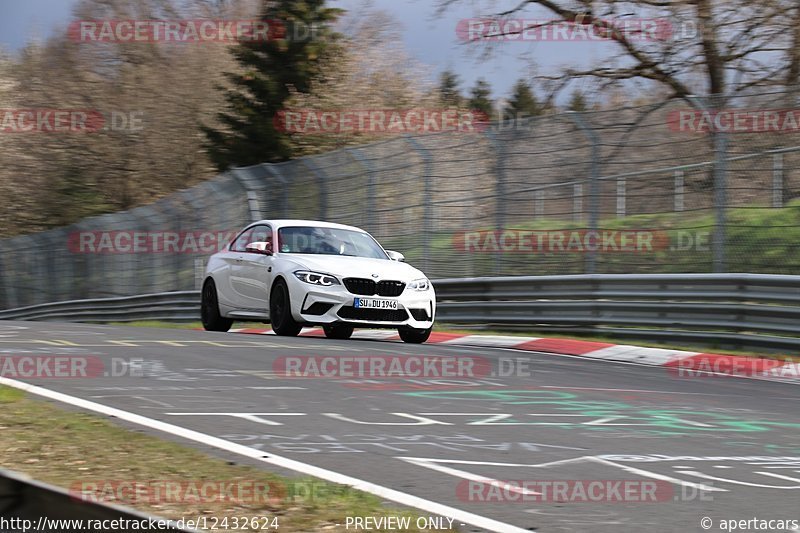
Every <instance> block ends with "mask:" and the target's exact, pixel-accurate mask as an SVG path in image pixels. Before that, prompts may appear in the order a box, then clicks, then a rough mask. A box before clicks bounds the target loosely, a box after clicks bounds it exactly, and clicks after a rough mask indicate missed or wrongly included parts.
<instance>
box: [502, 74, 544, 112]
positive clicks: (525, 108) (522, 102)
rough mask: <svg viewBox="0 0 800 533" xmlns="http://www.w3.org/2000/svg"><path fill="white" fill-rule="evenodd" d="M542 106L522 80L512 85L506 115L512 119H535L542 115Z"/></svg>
mask: <svg viewBox="0 0 800 533" xmlns="http://www.w3.org/2000/svg"><path fill="white" fill-rule="evenodd" d="M542 111H543V110H542V106H541V105H540V104H539V101H538V100H537V99H536V95H535V94H534V93H533V89H531V86H530V85H529V84H528V83H527V82H526V81H525V80H523V79H520V80H518V81H517V83H516V84H515V85H514V89H513V93H512V95H511V99H510V100H509V102H508V109H507V110H506V114H507V115H508V116H510V117H513V118H521V117H535V116H537V115H541V114H542Z"/></svg>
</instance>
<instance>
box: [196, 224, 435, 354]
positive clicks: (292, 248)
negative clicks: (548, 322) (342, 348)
mask: <svg viewBox="0 0 800 533" xmlns="http://www.w3.org/2000/svg"><path fill="white" fill-rule="evenodd" d="M403 261H404V257H403V255H402V254H400V253H398V252H393V251H387V250H384V249H383V247H382V246H381V245H380V244H378V242H377V241H376V240H375V239H374V238H373V237H372V236H371V235H370V234H369V233H367V232H366V231H364V230H362V229H359V228H355V227H352V226H344V225H342V224H332V223H328V222H315V221H309V220H262V221H260V222H255V223H253V224H250V225H249V226H247V227H246V228H245V229H244V230H242V232H241V233H239V235H237V236H236V238H234V239H233V241H231V243H230V244H229V245H228V246H227V247H226V248H225V249H224V250H223V251H221V252H219V253H216V254H214V255H213V256H211V258H210V259H209V261H208V265H207V267H206V273H205V279H204V281H203V290H202V302H201V314H202V319H203V327H204V328H205V329H206V330H208V331H228V330H229V329H230V327H231V325H232V324H233V321H234V320H252V321H260V322H269V323H271V324H272V330H273V331H274V332H275V333H276V334H278V335H286V336H294V335H297V334H298V333H300V329H301V328H302V327H303V326H307V325H321V326H322V328H323V330H324V331H325V335H326V336H327V337H328V338H333V339H347V338H349V337H350V335H352V334H353V328H355V327H363V328H396V329H397V330H398V332H399V334H400V338H401V339H403V340H404V341H405V342H412V343H422V342H425V341H426V340H428V337H429V336H430V333H431V329H432V327H433V320H434V317H435V315H436V294H435V292H434V290H433V286H432V285H431V282H430V281H429V280H428V278H427V277H425V274H423V273H422V272H420V271H419V270H417V269H416V268H414V267H412V266H411V265H409V264H407V263H405V262H403Z"/></svg>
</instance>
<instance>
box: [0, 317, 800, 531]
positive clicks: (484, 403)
mask: <svg viewBox="0 0 800 533" xmlns="http://www.w3.org/2000/svg"><path fill="white" fill-rule="evenodd" d="M26 355H37V356H62V355H70V356H82V357H91V358H92V360H93V361H99V360H101V361H102V365H101V367H100V368H101V371H98V370H97V368H98V367H97V366H96V365H95V366H93V365H90V367H91V368H92V369H93V370H92V371H91V372H90V373H91V374H92V377H87V378H82V379H74V378H70V379H62V378H47V377H42V378H37V379H32V380H28V379H26V380H21V381H25V382H26V383H30V384H33V385H36V386H38V387H42V388H44V389H47V390H49V391H56V392H58V393H62V394H66V395H69V396H70V397H74V398H80V399H83V400H88V401H91V402H95V403H96V404H102V405H103V406H108V407H110V408H115V409H120V410H124V411H126V412H128V413H133V414H134V415H141V416H144V417H147V418H148V419H153V420H156V421H161V422H165V423H168V424H171V425H174V426H179V427H180V428H186V429H189V430H194V431H195V432H200V433H202V434H204V435H208V436H210V437H216V438H217V439H213V438H210V439H208V440H206V441H203V439H198V438H193V439H192V440H185V439H182V438H181V436H171V437H170V438H175V439H179V440H183V441H184V442H187V443H188V444H189V445H192V446H197V447H199V448H201V449H203V450H207V451H209V452H210V453H215V454H217V455H221V456H223V457H231V455H238V456H240V457H238V458H237V460H243V461H246V462H254V463H255V464H260V465H261V466H263V467H264V468H267V469H270V470H273V471H277V472H280V473H284V474H285V473H287V472H288V470H287V468H288V469H294V470H297V469H298V468H294V465H310V466H307V468H305V471H306V473H308V472H314V471H317V470H315V467H316V468H321V469H325V471H326V472H330V473H331V475H329V476H328V477H329V478H331V479H336V477H335V475H341V476H342V479H346V478H344V476H349V477H352V478H356V479H358V480H363V481H364V482H367V483H368V484H366V485H364V486H365V487H366V488H369V489H370V490H372V491H373V492H376V493H378V494H382V495H384V496H386V497H387V499H397V498H394V495H395V494H396V493H394V492H391V493H390V492H388V491H387V492H382V489H381V487H385V488H386V489H394V491H399V493H402V494H403V495H404V498H405V499H404V500H403V501H404V502H405V503H413V504H416V503H419V504H420V506H423V507H424V508H423V510H422V511H421V512H422V513H427V514H434V513H435V512H437V509H438V510H441V508H436V507H431V506H430V505H429V504H428V503H425V502H431V503H435V504H440V505H444V506H448V507H450V508H454V509H457V510H459V511H461V512H462V514H460V515H459V516H458V517H456V521H455V523H456V524H462V525H461V530H462V531H485V530H494V531H509V532H513V531H525V530H530V531H540V532H541V531H545V532H546V531H593V532H599V531H602V532H605V531H608V532H615V533H616V532H620V531H643V530H653V531H704V529H702V528H701V526H700V522H701V519H702V518H704V517H709V518H711V519H712V520H713V525H712V529H711V530H712V531H720V529H719V526H718V524H719V521H720V520H722V519H725V520H748V519H749V520H752V519H753V518H757V519H763V520H770V519H771V520H780V519H783V520H790V519H800V506H798V505H797V504H798V502H800V415H798V406H800V403H799V402H798V400H800V387H798V386H797V385H792V384H784V383H772V382H763V381H757V380H751V379H740V378H730V377H728V378H725V377H718V376H717V377H714V376H708V375H705V376H682V375H677V374H675V373H674V372H673V373H671V372H669V371H667V370H665V369H661V368H653V367H644V366H638V365H631V364H620V363H610V362H605V361H590V360H585V359H581V358H577V357H567V356H565V357H562V356H554V355H547V354H538V353H531V352H517V351H513V350H504V349H486V348H467V347H463V346H446V345H421V346H420V345H408V344H403V343H399V342H378V341H369V340H349V341H331V340H328V339H324V338H311V337H298V338H279V337H274V336H260V335H246V334H235V333H227V334H222V333H207V332H202V331H189V330H168V329H163V330H162V329H143V328H125V327H110V326H98V325H78V324H58V323H41V322H0V356H26ZM307 356H310V357H315V358H325V357H331V356H333V357H342V356H382V357H386V356H390V357H391V356H400V357H399V358H398V359H397V360H406V358H407V357H409V356H449V357H456V356H457V357H469V358H472V359H471V360H474V361H486V360H488V361H489V364H490V366H491V369H490V370H489V371H488V373H485V374H480V375H479V376H477V377H470V378H462V377H458V378H453V379H436V377H435V376H432V377H424V378H413V379H411V378H403V379H396V378H394V379H367V378H361V379H346V378H341V377H337V378H322V377H313V376H312V377H306V378H303V377H299V378H298V377H285V376H283V375H282V374H281V372H280V370H281V369H282V368H283V366H282V365H283V364H284V363H285V361H286V359H284V358H286V357H290V358H292V357H293V358H297V357H307ZM95 357H96V358H98V359H94V358H95ZM478 358H481V359H478ZM483 358H485V359H483ZM498 369H502V370H503V371H504V373H508V374H511V375H510V376H506V377H500V376H498V375H497V373H498V371H499V370H498ZM509 369H511V370H513V371H510V370H509ZM106 374H111V375H106ZM493 374H494V375H493ZM4 375H5V376H6V379H3V380H0V383H9V381H8V379H7V378H8V374H7V373H4ZM114 375H116V376H117V377H114ZM59 399H63V398H61V397H59ZM73 403H75V402H73ZM87 406H88V404H87V405H83V406H82V407H87ZM118 418H120V417H118ZM128 420H129V421H128V422H124V423H125V424H126V425H130V424H131V423H135V422H138V419H137V420H133V419H128ZM121 423H122V422H121ZM147 430H148V431H150V432H152V433H154V434H158V435H161V436H164V433H163V432H161V431H159V430H158V429H155V428H148V429H147ZM187 434H188V433H187ZM191 435H195V437H196V436H197V434H196V433H191ZM219 439H222V440H219ZM221 443H232V445H231V446H228V447H227V448H226V445H220V444H221ZM243 447H246V450H247V451H246V452H245V453H239V452H241V451H243V450H245V448H243ZM248 453H249V454H250V455H249V458H248V459H245V458H244V457H243V455H247V454H248ZM260 458H261V459H264V460H263V461H260V460H259V459H260ZM319 472H323V471H322V470H319ZM488 479H491V480H498V481H499V482H500V483H499V484H498V485H497V486H495V487H494V488H495V489H497V490H495V491H491V490H489V489H491V488H492V486H491V485H486V484H485V483H483V482H482V481H485V480H488ZM470 480H472V481H470ZM478 480H481V481H478ZM534 480H538V481H547V482H553V483H555V482H562V485H561V486H562V487H564V486H565V485H564V484H563V482H564V481H567V482H568V485H567V486H568V487H569V491H568V492H566V493H563V492H562V493H561V496H559V497H555V498H554V497H545V496H543V495H542V493H541V492H538V493H537V491H536V490H534V489H530V488H527V489H526V490H527V492H526V491H525V490H522V489H520V488H519V486H520V482H523V481H528V482H530V481H534ZM592 480H594V481H603V483H605V485H603V486H604V487H608V486H611V485H613V482H614V481H624V482H632V481H633V482H635V483H636V484H637V485H635V486H636V487H639V488H641V487H644V486H647V487H650V488H652V487H654V486H655V487H656V489H657V490H656V491H655V493H654V494H655V496H654V497H653V493H649V496H650V498H649V499H648V498H645V499H647V501H644V502H641V501H633V500H634V499H635V498H634V497H633V496H631V495H628V496H624V497H623V498H621V500H622V501H620V498H618V497H616V496H615V493H614V491H613V490H611V491H610V492H607V493H604V494H607V496H603V497H601V498H600V499H599V500H598V499H594V500H592V501H586V500H587V498H583V499H582V493H581V492H580V491H578V492H576V491H577V489H578V488H580V487H584V488H585V487H586V483H588V482H589V481H592ZM644 482H648V483H649V485H644V484H643V483H644ZM617 485H618V484H617ZM532 486H534V485H526V487H532ZM552 486H554V485H551V487H552ZM539 487H540V488H541V485H539ZM501 489H502V490H501ZM564 494H566V495H567V497H566V499H565V498H564ZM387 495H388V496H387ZM537 496H538V497H537ZM401 499H402V498H401ZM588 499H589V500H591V498H588ZM487 500H489V501H487ZM542 500H545V501H542ZM554 500H556V501H554ZM654 500H655V501H654ZM425 506H427V507H425ZM481 519H485V520H484V521H481ZM481 524H482V526H481ZM487 526H489V527H487ZM752 529H754V528H752ZM778 530H779V531H780V530H787V529H778ZM789 530H791V529H789Z"/></svg>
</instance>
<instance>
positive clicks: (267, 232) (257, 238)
mask: <svg viewBox="0 0 800 533" xmlns="http://www.w3.org/2000/svg"><path fill="white" fill-rule="evenodd" d="M250 242H268V243H270V244H272V228H270V227H269V226H256V227H255V228H253V235H252V236H251V238H250ZM248 244H249V243H248Z"/></svg>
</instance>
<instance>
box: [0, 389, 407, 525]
mask: <svg viewBox="0 0 800 533" xmlns="http://www.w3.org/2000/svg"><path fill="white" fill-rule="evenodd" d="M0 405H2V407H1V408H0V467H3V468H8V469H11V470H15V471H18V472H22V473H25V474H27V475H30V476H31V477H33V478H35V479H38V480H41V481H44V482H46V483H51V484H54V485H57V486H60V487H64V488H67V489H70V488H72V489H73V490H74V489H75V487H76V486H80V485H79V484H81V483H92V482H95V483H96V482H103V481H115V482H126V481H127V482H147V481H149V480H158V481H160V482H164V481H170V482H190V483H202V482H204V481H212V482H229V483H236V482H240V483H248V484H250V483H252V482H258V483H263V484H268V485H267V486H269V487H270V489H271V490H270V492H269V493H270V494H276V495H279V497H277V498H274V499H269V501H266V502H264V501H261V502H257V501H256V502H254V501H252V500H250V501H245V502H231V501H227V502H210V503H200V504H198V503H196V502H192V501H187V499H185V498H184V501H182V502H175V501H152V502H142V501H131V500H130V499H126V498H124V497H123V498H121V499H116V500H111V499H109V498H104V500H103V501H108V502H109V503H115V504H121V505H127V506H130V507H135V508H137V509H139V510H142V511H144V512H148V513H150V514H153V515H157V516H160V517H163V518H170V519H175V520H178V519H180V518H190V517H197V516H206V517H209V519H210V517H219V518H222V517H225V516H227V517H236V516H238V517H259V516H265V515H268V516H277V517H279V523H280V529H279V531H288V532H323V531H326V532H327V531H334V532H335V531H344V530H345V529H344V526H336V524H344V520H345V518H346V517H347V516H373V517H377V516H395V515H397V516H411V517H416V516H418V515H416V514H414V513H413V512H410V511H408V510H400V509H393V508H389V507H385V506H383V505H382V502H381V501H380V499H378V498H377V497H375V496H372V495H370V494H367V493H364V492H360V491H357V490H354V489H352V488H350V487H346V486H343V485H335V484H332V483H327V482H323V481H320V480H314V479H311V478H307V477H306V478H287V477H282V476H278V475H276V474H272V473H269V472H267V471H265V470H262V469H258V468H255V467H252V466H245V465H239V464H235V463H233V462H228V461H224V460H222V459H218V458H215V457H212V456H209V455H206V454H204V453H202V452H200V451H198V450H195V449H193V448H189V447H186V446H182V445H179V444H176V443H173V442H169V441H165V440H162V439H159V438H157V437H154V436H150V435H147V434H145V433H143V432H142V431H132V430H127V429H123V428H121V427H119V426H116V425H114V424H113V423H112V422H110V421H108V420H106V419H104V418H101V417H99V416H96V415H93V414H85V413H79V412H74V411H68V410H65V409H62V408H60V407H58V406H56V405H53V404H51V403H48V402H45V401H42V400H38V399H34V398H32V397H28V396H27V395H26V394H24V393H22V392H20V391H18V390H16V389H12V388H9V387H4V386H0ZM312 483H313V487H314V488H315V490H314V491H313V493H312V494H313V497H311V498H307V497H298V496H297V495H298V494H308V493H309V492H310V491H308V490H304V489H307V488H308V487H309V484H312ZM246 486H252V485H246ZM293 487H294V488H293ZM273 488H274V489H275V491H273V490H272V489H273ZM298 489H303V490H298ZM126 494H130V492H128V493H126ZM123 496H125V494H123ZM414 522H415V518H412V521H411V523H412V524H413V523H414ZM242 531H248V530H247V529H242ZM376 531H378V530H376ZM380 531H384V530H380ZM408 531H412V532H416V531H422V530H419V529H416V528H411V529H409V530H408Z"/></svg>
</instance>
